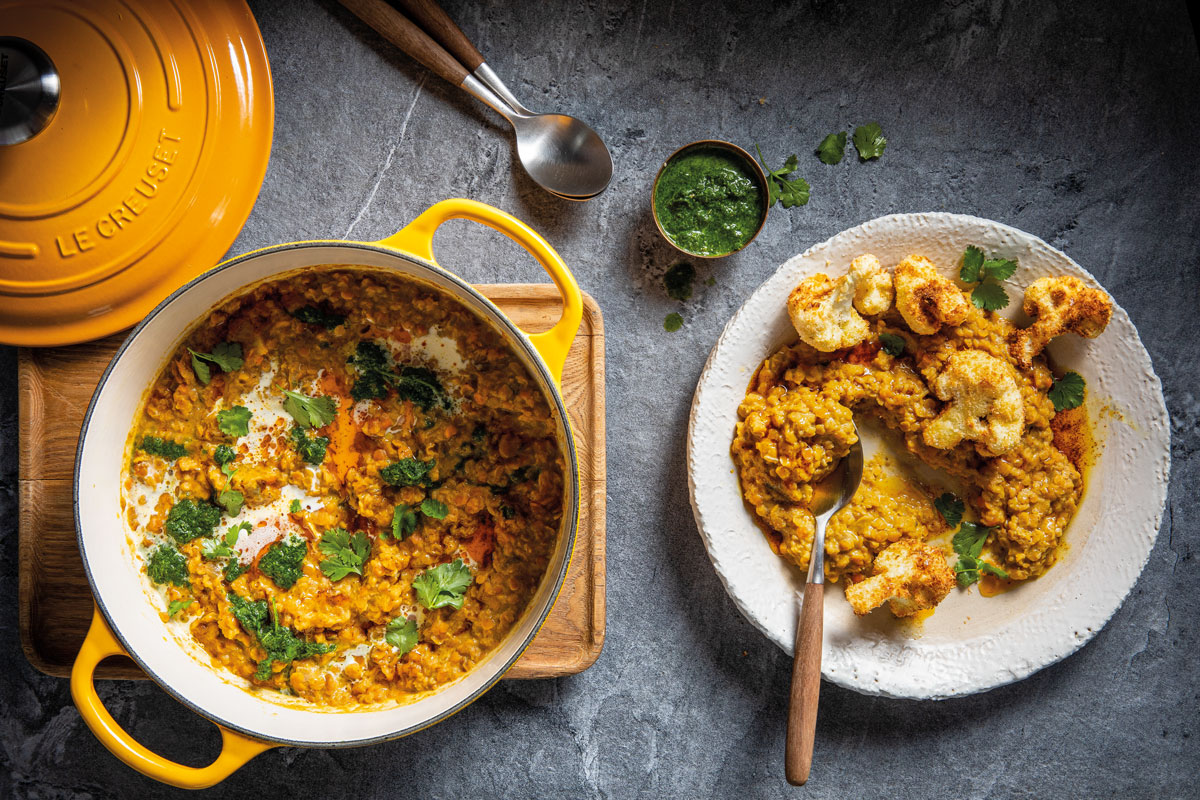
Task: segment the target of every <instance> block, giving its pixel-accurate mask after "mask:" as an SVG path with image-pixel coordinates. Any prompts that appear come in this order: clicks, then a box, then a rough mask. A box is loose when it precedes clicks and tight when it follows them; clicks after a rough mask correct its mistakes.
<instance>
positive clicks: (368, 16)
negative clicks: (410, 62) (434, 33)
mask: <svg viewBox="0 0 1200 800" xmlns="http://www.w3.org/2000/svg"><path fill="white" fill-rule="evenodd" d="M341 4H342V5H343V6H345V7H346V8H348V9H349V10H350V11H351V12H353V13H354V15H355V16H357V17H358V18H359V19H361V20H362V21H363V22H365V23H367V24H368V25H370V26H371V27H372V28H374V29H375V30H376V31H377V32H378V33H379V35H381V36H382V37H383V38H385V39H387V40H388V41H389V42H391V43H392V44H394V45H396V47H399V48H400V49H401V50H403V51H404V52H406V53H408V54H409V55H410V56H412V57H413V58H415V59H416V60H417V61H419V62H421V63H422V64H424V65H425V66H426V67H428V68H429V69H431V70H432V71H433V72H434V73H436V74H437V75H439V76H441V77H442V78H445V79H446V80H448V81H450V83H452V84H454V85H455V86H461V85H462V82H463V81H465V80H466V79H467V68H466V67H464V66H463V65H462V64H460V63H458V61H456V60H455V59H454V56H452V55H450V54H449V53H447V52H446V51H445V50H444V49H442V46H441V45H439V44H438V43H437V42H435V41H434V40H433V39H430V38H429V35H428V34H426V33H425V32H424V31H423V30H421V29H420V28H418V27H417V26H416V25H414V24H413V23H412V21H411V20H410V19H409V18H408V17H406V16H404V15H403V14H401V13H400V12H399V11H397V10H396V9H394V8H392V7H391V6H389V5H388V4H387V3H385V2H383V0H341Z"/></svg>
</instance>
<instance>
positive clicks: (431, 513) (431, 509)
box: [421, 497, 450, 519]
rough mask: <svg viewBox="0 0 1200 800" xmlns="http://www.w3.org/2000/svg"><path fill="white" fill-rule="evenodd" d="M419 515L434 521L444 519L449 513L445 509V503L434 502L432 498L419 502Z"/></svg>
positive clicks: (448, 510) (447, 509)
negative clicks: (431, 518)
mask: <svg viewBox="0 0 1200 800" xmlns="http://www.w3.org/2000/svg"><path fill="white" fill-rule="evenodd" d="M421 513H422V514H424V515H425V516H427V517H433V518H434V519H445V518H446V515H447V514H449V513H450V509H449V508H447V507H446V504H445V503H442V502H439V501H437V500H434V499H433V498H432V497H426V498H425V499H424V500H422V501H421Z"/></svg>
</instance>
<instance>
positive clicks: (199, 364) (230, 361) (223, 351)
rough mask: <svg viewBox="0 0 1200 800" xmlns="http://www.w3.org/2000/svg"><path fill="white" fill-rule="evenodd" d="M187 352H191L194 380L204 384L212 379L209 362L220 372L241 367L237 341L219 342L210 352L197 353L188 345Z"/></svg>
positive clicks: (240, 352)
mask: <svg viewBox="0 0 1200 800" xmlns="http://www.w3.org/2000/svg"><path fill="white" fill-rule="evenodd" d="M188 352H189V353H191V354H192V371H193V372H195V373H196V380H198V381H200V382H201V383H203V384H204V385H205V386H207V385H208V383H209V381H211V380H212V367H210V366H209V365H210V364H211V365H212V366H215V367H216V368H217V369H219V370H221V371H222V372H233V371H234V370H235V369H241V368H242V364H243V363H244V361H243V359H242V345H241V344H240V343H239V342H221V343H220V344H219V345H217V346H216V347H214V348H213V350H212V352H211V353H197V352H196V351H195V350H193V349H192V348H190V347H189V348H188Z"/></svg>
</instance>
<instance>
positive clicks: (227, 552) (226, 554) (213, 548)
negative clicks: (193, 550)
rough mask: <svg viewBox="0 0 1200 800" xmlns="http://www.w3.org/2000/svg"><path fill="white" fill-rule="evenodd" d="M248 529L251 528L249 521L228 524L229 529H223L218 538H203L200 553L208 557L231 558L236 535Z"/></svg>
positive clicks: (236, 538)
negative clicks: (222, 534)
mask: <svg viewBox="0 0 1200 800" xmlns="http://www.w3.org/2000/svg"><path fill="white" fill-rule="evenodd" d="M248 530H253V528H252V526H251V525H250V523H249V522H239V523H238V524H237V525H230V526H229V530H227V531H225V535H224V536H222V537H221V538H220V539H205V540H204V542H203V543H202V544H201V545H200V555H202V556H204V557H205V558H209V559H217V558H233V556H234V550H233V546H234V545H235V544H237V540H238V536H239V535H240V534H241V532H242V531H248Z"/></svg>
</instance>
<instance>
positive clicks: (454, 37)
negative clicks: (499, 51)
mask: <svg viewBox="0 0 1200 800" xmlns="http://www.w3.org/2000/svg"><path fill="white" fill-rule="evenodd" d="M396 5H398V6H400V10H401V11H403V12H404V13H405V14H407V15H408V16H409V17H411V18H412V19H413V21H414V22H416V23H417V24H418V25H420V26H421V28H422V29H423V30H424V31H425V32H426V33H428V34H429V35H430V36H432V37H433V39H434V40H435V41H436V42H437V43H438V44H440V45H441V46H442V47H444V48H446V49H447V50H449V51H450V53H451V54H452V55H453V56H454V57H455V58H457V59H458V63H460V64H462V65H463V66H464V67H466V68H467V71H468V72H474V71H475V70H477V69H479V65H480V64H482V63H483V54H482V53H480V52H479V51H478V50H476V49H475V45H473V44H471V40H470V39H468V38H467V36H466V34H465V33H463V32H462V30H461V29H460V28H459V27H458V26H457V25H455V24H454V20H452V19H450V15H449V14H447V13H446V12H445V11H443V10H442V7H441V6H439V5H438V4H437V3H435V2H433V0H396Z"/></svg>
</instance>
